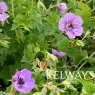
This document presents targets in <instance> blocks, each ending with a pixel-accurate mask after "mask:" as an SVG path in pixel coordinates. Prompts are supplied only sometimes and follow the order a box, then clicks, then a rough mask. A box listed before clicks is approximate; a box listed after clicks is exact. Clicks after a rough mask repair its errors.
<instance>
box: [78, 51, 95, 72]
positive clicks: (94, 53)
mask: <svg viewBox="0 0 95 95" xmlns="http://www.w3.org/2000/svg"><path fill="white" fill-rule="evenodd" d="M94 55H95V51H94V52H93V53H92V54H91V55H90V57H88V58H91V57H92V56H94ZM86 63H87V60H85V61H84V63H83V64H82V65H81V66H80V67H79V68H78V70H77V71H79V70H80V69H81V68H82V67H83V66H84V65H85V64H86Z"/></svg>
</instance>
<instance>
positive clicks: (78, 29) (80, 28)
mask: <svg viewBox="0 0 95 95" xmlns="http://www.w3.org/2000/svg"><path fill="white" fill-rule="evenodd" d="M73 33H74V34H75V35H76V36H81V35H82V34H83V27H78V28H75V29H73Z"/></svg>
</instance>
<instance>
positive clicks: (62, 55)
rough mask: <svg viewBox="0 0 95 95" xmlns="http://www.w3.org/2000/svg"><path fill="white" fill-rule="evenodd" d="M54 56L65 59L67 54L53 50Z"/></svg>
mask: <svg viewBox="0 0 95 95" xmlns="http://www.w3.org/2000/svg"><path fill="white" fill-rule="evenodd" d="M52 54H53V55H55V56H59V57H64V56H65V55H66V53H65V52H58V51H57V50H56V49H52Z"/></svg>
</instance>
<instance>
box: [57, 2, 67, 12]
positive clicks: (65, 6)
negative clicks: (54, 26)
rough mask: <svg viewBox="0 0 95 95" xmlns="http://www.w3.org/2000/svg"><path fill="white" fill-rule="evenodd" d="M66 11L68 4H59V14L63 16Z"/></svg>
mask: <svg viewBox="0 0 95 95" xmlns="http://www.w3.org/2000/svg"><path fill="white" fill-rule="evenodd" d="M66 9H67V5H66V3H59V4H58V10H59V12H60V13H61V14H63V13H64V12H65V10H66Z"/></svg>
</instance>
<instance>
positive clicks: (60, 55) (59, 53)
mask: <svg viewBox="0 0 95 95" xmlns="http://www.w3.org/2000/svg"><path fill="white" fill-rule="evenodd" d="M57 55H58V56H59V57H64V56H65V55H66V53H65V52H58V53H57Z"/></svg>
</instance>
